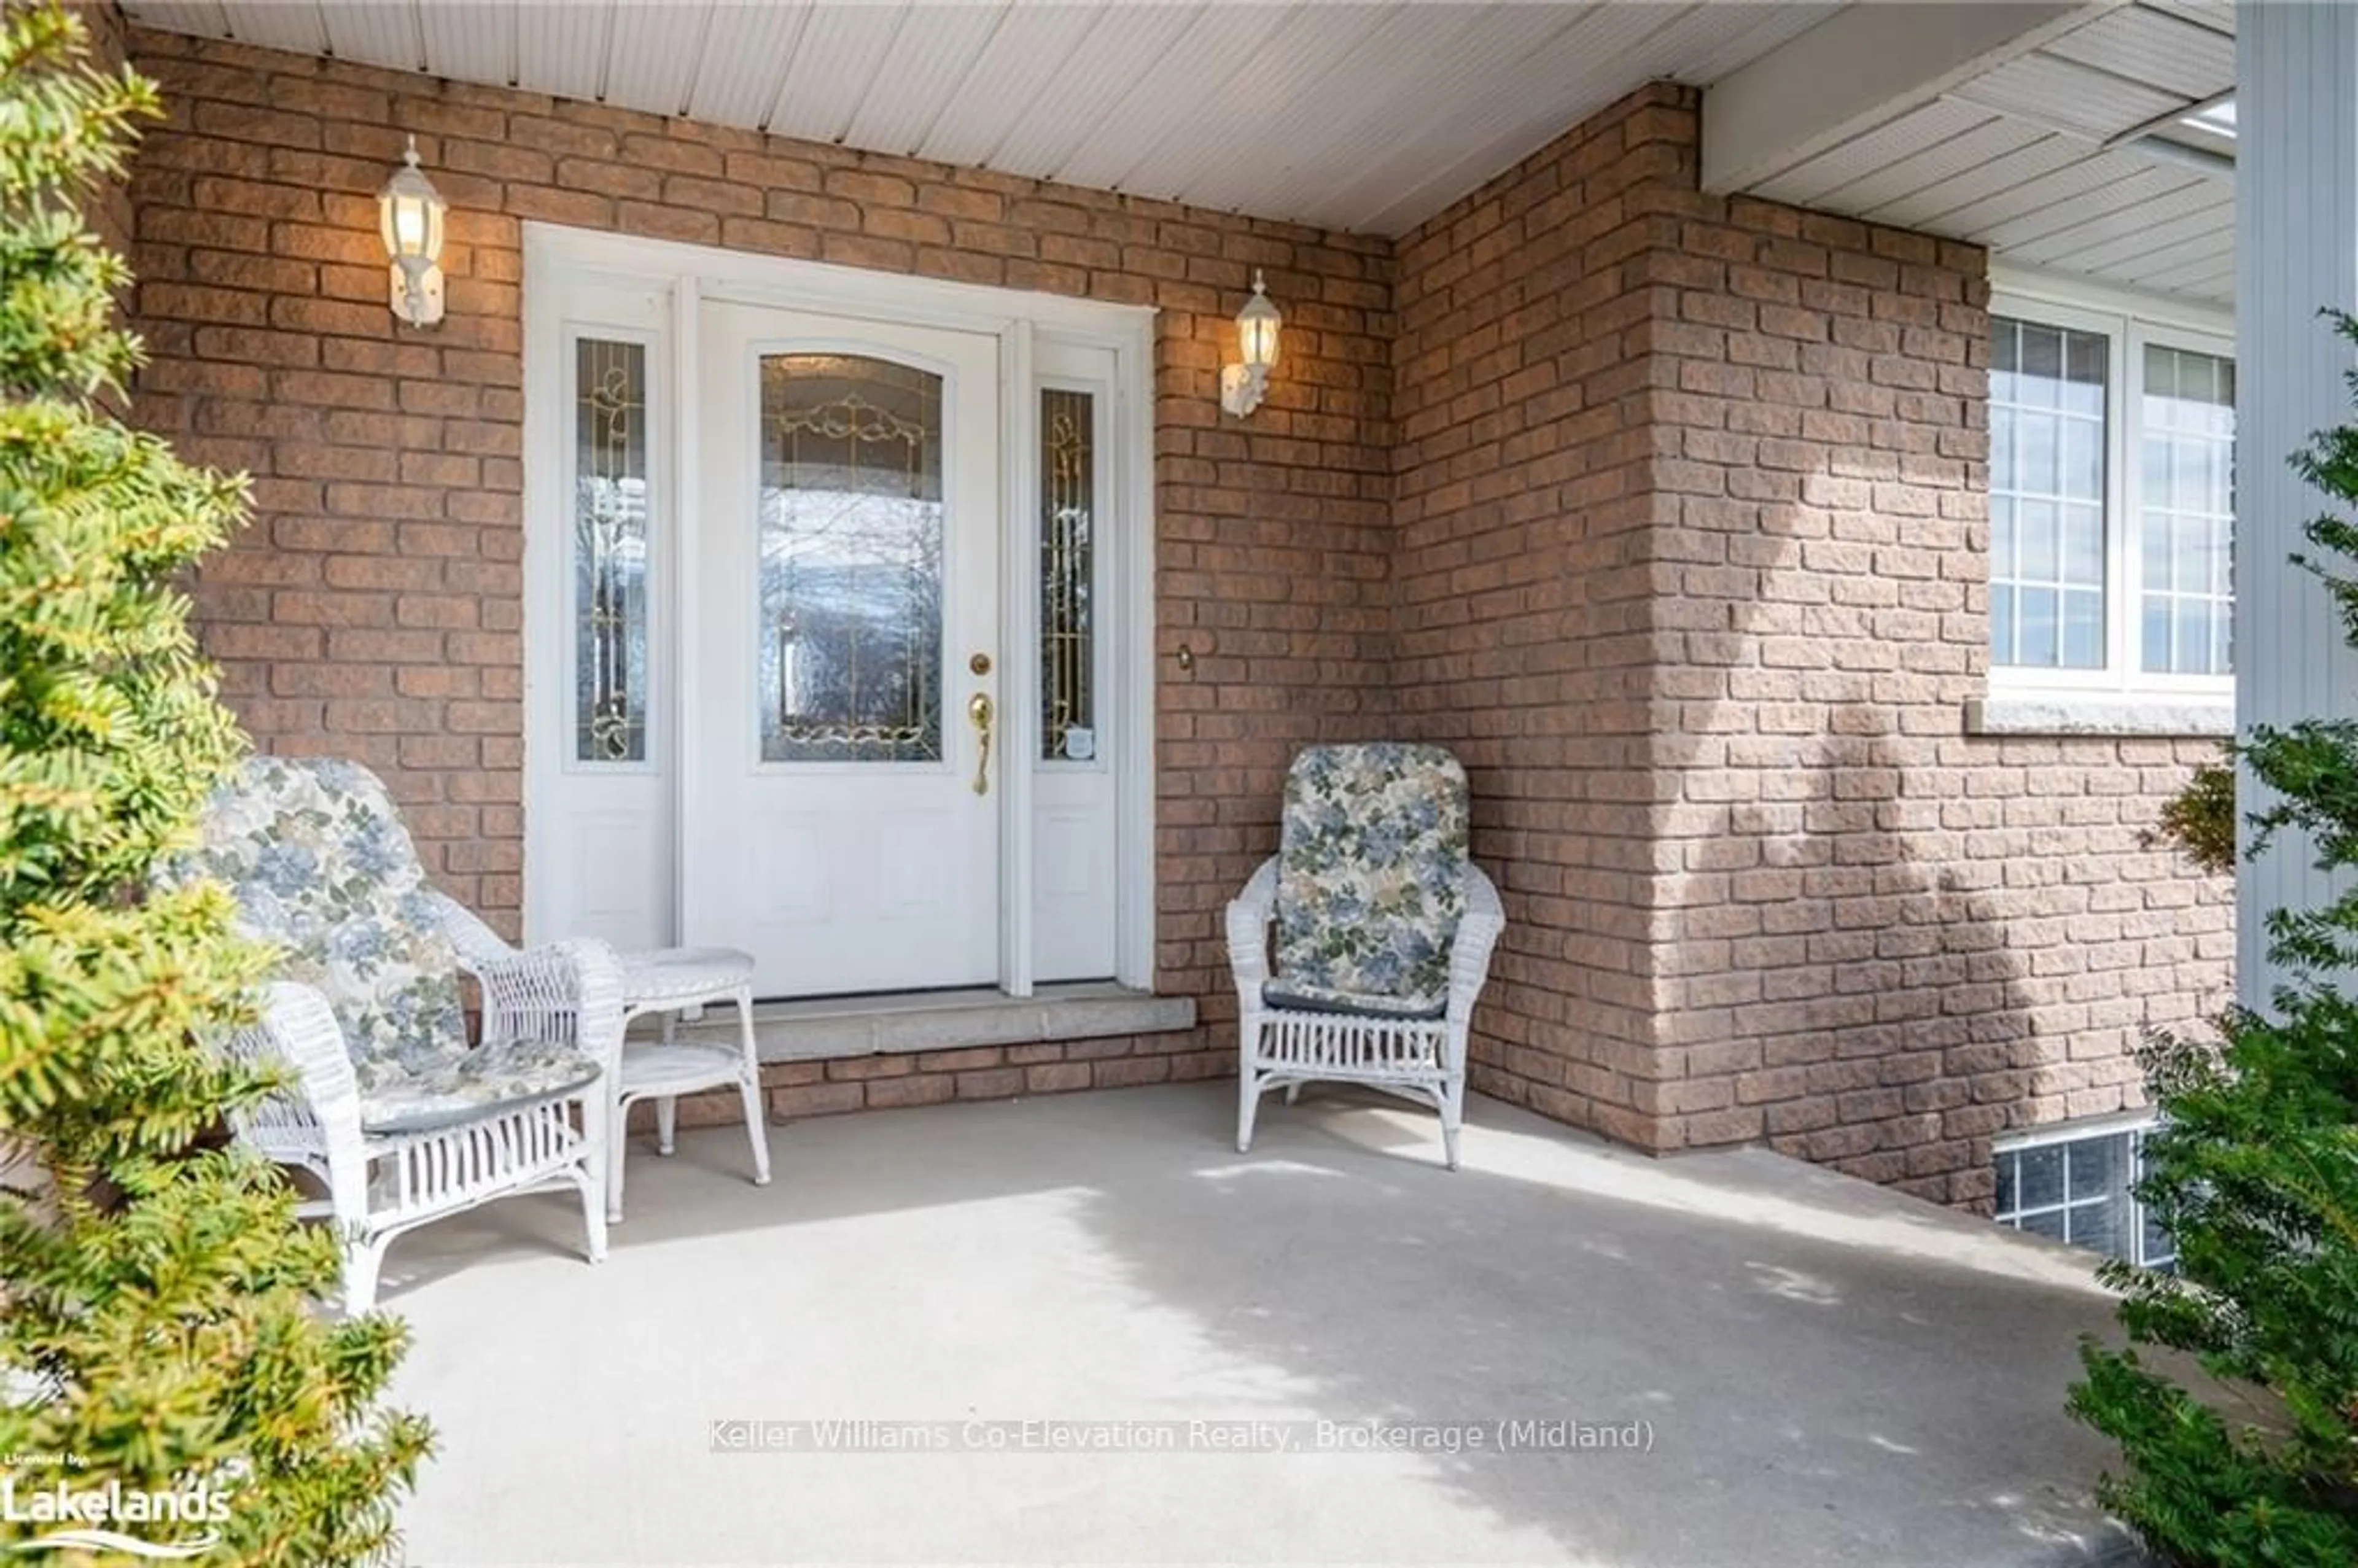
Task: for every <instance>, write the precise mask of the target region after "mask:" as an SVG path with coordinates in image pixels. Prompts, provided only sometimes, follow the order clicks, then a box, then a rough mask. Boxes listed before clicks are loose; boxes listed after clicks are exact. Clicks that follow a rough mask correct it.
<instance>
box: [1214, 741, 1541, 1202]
mask: <svg viewBox="0 0 2358 1568" xmlns="http://www.w3.org/2000/svg"><path fill="white" fill-rule="evenodd" d="M1466 816H1467V813H1466V775H1465V773H1464V771H1463V770H1462V769H1461V768H1460V767H1459V766H1458V763H1457V760H1456V759H1455V757H1452V756H1451V755H1450V754H1449V753H1448V752H1445V751H1443V750H1441V749H1440V748H1438V747H1433V746H1408V745H1401V744H1394V743H1379V744H1370V745H1360V746H1319V747H1312V748H1310V749H1309V750H1307V751H1304V752H1303V753H1302V754H1301V755H1300V756H1299V757H1297V758H1295V760H1294V763H1293V769H1292V771H1291V772H1290V773H1288V775H1287V779H1286V797H1285V816H1284V822H1283V826H1282V838H1281V845H1280V849H1279V852H1278V853H1277V854H1275V855H1273V856H1271V858H1270V859H1269V860H1266V861H1263V862H1262V864H1261V866H1260V870H1258V871H1255V872H1254V873H1253V875H1252V879H1251V881H1249V882H1247V883H1246V884H1245V890H1244V892H1242V893H1240V894H1238V897H1237V898H1236V900H1235V901H1234V902H1233V903H1230V904H1229V905H1228V963H1229V967H1230V968H1231V970H1232V971H1233V972H1234V974H1235V977H1236V985H1237V1009H1238V1020H1237V1026H1238V1047H1239V1060H1238V1068H1237V1149H1238V1152H1244V1151H1247V1150H1249V1149H1250V1148H1251V1147H1252V1136H1253V1122H1254V1119H1255V1116H1256V1114H1257V1113H1258V1110H1259V1107H1260V1097H1261V1096H1263V1095H1265V1094H1267V1093H1268V1092H1269V1091H1271V1089H1279V1088H1282V1089H1283V1090H1285V1091H1286V1098H1287V1100H1288V1101H1289V1102H1291V1101H1292V1100H1293V1098H1295V1097H1296V1096H1297V1095H1298V1094H1299V1093H1300V1091H1301V1087H1302V1086H1303V1084H1305V1083H1310V1082H1314V1081H1322V1080H1323V1081H1332V1082H1340V1083H1353V1084H1360V1085H1364V1086H1366V1087H1369V1088H1372V1089H1377V1090H1380V1091H1382V1092H1384V1093H1386V1094H1391V1095H1397V1096H1399V1097H1401V1098H1404V1099H1409V1100H1412V1101H1414V1102H1415V1103H1417V1104H1419V1105H1426V1106H1430V1107H1432V1108H1433V1109H1434V1110H1436V1111H1438V1112H1439V1113H1440V1115H1441V1139H1442V1149H1443V1153H1444V1158H1445V1160H1446V1162H1447V1163H1448V1165H1449V1168H1450V1169H1451V1170H1455V1169H1456V1168H1457V1141H1458V1130H1459V1129H1460V1128H1461V1127H1462V1126H1463V1125H1464V1121H1465V1108H1466V1037H1467V1035H1468V1033H1469V1032H1470V1030H1471V1026H1472V1022H1473V1017H1474V1002H1475V999H1476V996H1478V995H1479V994H1480V992H1481V989H1482V984H1483V981H1484V979H1486V978H1487V975H1488V973H1489V968H1490V953H1491V949H1492V948H1493V947H1494V946H1497V943H1498V936H1499V934H1500V933H1501V932H1502V931H1504V930H1505V929H1506V924H1507V921H1506V914H1505V911H1504V909H1503V908H1502V907H1501V906H1500V904H1499V902H1498V889H1497V888H1496V887H1494V886H1492V885H1491V881H1490V879H1489V878H1488V877H1487V876H1486V875H1484V874H1483V872H1482V871H1481V868H1479V867H1478V866H1476V865H1475V864H1474V862H1473V861H1472V860H1470V859H1469V858H1467V855H1466V836H1467V825H1466ZM1272 925H1275V926H1276V927H1277V928H1278V929H1277V941H1276V949H1277V955H1276V964H1275V966H1274V968H1273V967H1272V963H1271V926H1272Z"/></svg>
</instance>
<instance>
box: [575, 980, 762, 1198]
mask: <svg viewBox="0 0 2358 1568" xmlns="http://www.w3.org/2000/svg"><path fill="white" fill-rule="evenodd" d="M621 960H622V1015H623V1020H624V1022H625V1023H626V1024H627V1023H628V1022H629V1020H631V1019H633V1018H637V1017H639V1016H641V1015H642V1014H645V1013H655V1014H659V1015H661V1017H662V1019H663V1039H662V1040H661V1041H659V1042H658V1041H632V1042H629V1043H626V1044H624V1045H623V1047H622V1077H621V1079H620V1081H619V1082H617V1083H616V1084H615V1086H614V1123H613V1125H614V1141H613V1145H612V1148H611V1151H610V1152H609V1155H608V1160H607V1172H608V1177H607V1194H606V1217H607V1218H608V1219H609V1220H610V1221H614V1220H620V1219H621V1218H622V1163H623V1153H624V1151H625V1150H626V1149H627V1148H628V1146H629V1140H628V1139H627V1138H625V1137H624V1136H623V1135H622V1129H623V1128H624V1126H625V1125H626V1124H627V1122H626V1119H627V1118H628V1116H629V1114H630V1108H631V1106H632V1105H633V1102H635V1101H638V1100H643V1099H652V1100H654V1102H655V1148H656V1151H657V1152H659V1153H664V1154H669V1153H670V1152H672V1150H673V1149H674V1148H675V1147H676V1133H677V1130H678V1128H677V1121H676V1117H677V1106H678V1100H679V1097H680V1096H681V1095H684V1094H693V1093H695V1092H696V1091H698V1090H699V1089H711V1088H720V1087H725V1086H727V1085H730V1084H735V1085H737V1086H738V1088H739V1090H740V1092H741V1093H742V1094H743V1096H744V1097H745V1131H746V1134H747V1136H748V1137H749V1138H750V1139H751V1140H752V1144H753V1184H754V1185H755V1186H765V1185H767V1184H768V1183H769V1180H770V1140H769V1130H768V1126H767V1123H766V1119H765V1118H764V1117H763V1112H762V1064H761V1060H760V1058H759V1056H758V1055H757V1054H755V1049H754V1044H753V956H752V954H750V953H741V952H739V951H738V950H737V949H736V948H734V947H661V948H656V949H654V950H653V951H651V952H642V953H624V954H622V955H621ZM722 1002H733V1003H735V1004H736V1007H737V1031H738V1041H739V1048H738V1049H737V1050H734V1051H731V1050H730V1049H729V1048H728V1047H727V1046H725V1045H706V1044H694V1043H687V1044H684V1043H682V1042H681V1041H680V1040H679V1039H678V1037H677V1030H678V1023H679V1016H680V1014H681V1013H683V1012H685V1011H687V1010H688V1009H690V1008H695V1007H704V1006H707V1005H717V1004H719V1003H722Z"/></svg>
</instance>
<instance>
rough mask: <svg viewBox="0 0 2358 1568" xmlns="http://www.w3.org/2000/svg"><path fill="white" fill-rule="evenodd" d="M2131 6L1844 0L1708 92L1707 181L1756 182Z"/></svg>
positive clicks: (1722, 186)
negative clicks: (1862, 1) (1846, 0)
mask: <svg viewBox="0 0 2358 1568" xmlns="http://www.w3.org/2000/svg"><path fill="white" fill-rule="evenodd" d="M2122 4H2125V0H2093V3H2091V0H2071V3H2069V4H2053V3H2045V0H2038V3H2034V0H1984V3H1979V4H1976V3H1974V0H1963V3H1958V0H1948V3H1946V4H1941V5H1847V6H1844V8H1843V9H1842V10H1840V11H1838V12H1836V13H1834V15H1833V16H1830V17H1828V18H1827V19H1826V20H1825V21H1823V22H1821V23H1820V24H1818V26H1816V27H1812V28H1811V29H1810V30H1809V31H1808V32H1806V33H1803V34H1802V35H1801V37H1799V38H1795V39H1793V40H1792V41H1791V42H1790V43H1787V44H1784V45H1782V46H1780V47H1779V48H1778V49H1773V50H1771V51H1770V52H1769V53H1768V54H1765V55H1763V56H1761V57H1760V58H1759V59H1757V60H1754V61H1753V62H1752V63H1751V64H1750V65H1747V66H1746V67H1744V69H1742V70H1738V71H1736V72H1735V73H1734V74H1733V75H1730V76H1727V77H1725V78H1724V79H1723V80H1721V81H1719V82H1718V83H1716V84H1715V85H1714V86H1713V87H1712V88H1711V89H1710V91H1709V92H1706V93H1704V102H1703V188H1704V189H1705V190H1708V191H1714V192H1726V191H1733V190H1747V189H1751V188H1752V187H1753V186H1756V185H1758V184H1759V183H1760V182H1762V181H1763V180H1767V179H1771V178H1775V177H1776V176H1778V175H1779V174H1782V173H1784V172H1785V171H1786V170H1787V169H1790V168H1796V167H1798V166H1800V165H1801V164H1803V163H1806V162H1807V161H1808V160H1810V159H1811V158H1813V157H1817V156H1818V155H1819V154H1821V153H1823V152H1826V151H1828V150H1829V149H1831V148H1833V147H1837V146H1841V145H1842V144H1843V143H1844V142H1846V141H1848V140H1849V139H1850V138H1852V137H1853V136H1855V135H1860V134H1862V133H1864V132H1866V131H1871V130H1873V129H1874V128H1875V127H1876V126H1877V125H1880V124H1884V123H1885V122H1887V121H1889V120H1892V119H1894V118H1896V117H1898V115H1901V114H1906V113H1907V112H1908V111H1909V110H1911V109H1915V108H1919V107H1920V106H1921V105H1923V104H1926V103H1931V101H1932V100H1933V99H1935V98H1938V97H1939V96H1940V95H1941V94H1942V93H1943V92H1947V91H1949V90H1950V89H1951V88H1953V87H1956V86H1959V85H1961V84H1962V83H1963V82H1966V81H1972V80H1973V79H1974V77H1976V76H1979V75H1980V74H1982V72H1984V71H1985V70H1989V69H1991V68H1992V67H1993V66H1996V65H2000V64H2003V63H2004V62H2005V61H2006V60H2009V59H2014V58H2015V57H2016V56H2017V55H2021V54H2025V53H2028V51H2030V50H2032V49H2037V48H2038V47H2039V45H2040V44H2043V43H2045V42H2047V41H2048V40H2050V39H2051V38H2060V37H2061V36H2062V35H2063V34H2065V33H2068V32H2070V31H2071V30H2072V29H2073V28H2075V27H2081V26H2082V25H2084V24H2085V23H2087V22H2089V21H2090V20H2092V19H2093V18H2094V17H2096V16H2102V15H2103V14H2104V13H2105V12H2106V11H2109V10H2112V9H2114V8H2115V6H2116V5H2122Z"/></svg>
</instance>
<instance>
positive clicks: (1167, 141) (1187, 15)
mask: <svg viewBox="0 0 2358 1568" xmlns="http://www.w3.org/2000/svg"><path fill="white" fill-rule="evenodd" d="M123 8H124V13H125V14H126V15H128V16H130V17H131V18H132V19H133V20H135V21H137V22H141V23H144V24H146V25H147V26H150V27H161V28H165V29H168V30H170V31H174V32H182V33H194V34H198V35H200V36H203V37H207V38H235V39H238V40H241V41H243V42H245V43H250V44H255V45H259V46H263V47H265V48H270V49H291V50H294V51H297V52H298V53H303V54H315V55H333V56H335V57H337V58H339V59H352V60H361V61H365V62H367V63H370V64H373V65H384V66H392V67H395V68H396V69H399V70H419V71H425V72H427V73H429V74H432V75H435V76H443V77H449V78H452V79H454V80H458V81H472V82H481V83H490V84H495V85H496V84H510V85H514V86H517V87H521V88H525V89H526V90H529V91H532V92H547V93H553V94H556V95H558V96H561V97H568V98H579V99H589V100H592V101H600V102H604V103H614V104H619V105H622V106H624V107H628V108H632V109H640V110H645V111H647V112H649V113H652V114H685V115H687V116H689V117H691V118H694V119H698V120H706V121H711V122H715V123H719V124H730V125H741V126H750V127H753V128H756V129H761V130H767V131H770V132H773V133H774V134H776V135H785V136H797V137H804V138H807V139H810V140H815V141H822V142H837V143H841V144H844V145H847V146H855V147H860V148H865V149H867V150H870V151H874V152H885V153H902V154H910V155H914V156H916V157H926V158H936V159H940V160H942V161H944V162H947V163H956V164H965V165H969V166H980V167H983V168H994V169H999V170H1001V171H1004V172H1006V173H1010V174H1017V175H1025V176H1031V177H1033V178H1042V179H1055V180H1063V181H1067V182H1070V183H1073V184H1076V185H1085V186H1094V187H1097V188H1098V189H1114V190H1122V191H1128V192H1131V193H1134V194H1137V195H1141V196H1151V197H1160V198H1169V199H1172V200H1180V201H1186V202H1191V203H1194V204H1196V205H1199V206H1203V207H1208V208H1213V209H1217V210H1219V211H1237V212H1245V213H1250V214H1253V215H1256V216H1261V217H1271V218H1288V219H1293V220H1296V221H1299V222H1307V223H1314V224H1318V225H1321V226H1325V227H1329V228H1336V229H1348V230H1356V231H1358V232H1367V233H1381V234H1397V233H1401V232H1405V231H1407V230H1409V229H1411V228H1413V227H1414V226H1415V225H1416V224H1417V223H1418V222H1422V220H1423V219H1425V218H1427V217H1429V216H1431V215H1432V214H1433V213H1434V212H1436V211H1440V210H1441V209H1442V208H1444V207H1445V206H1447V205H1448V204H1449V203H1450V202H1451V201H1452V200H1455V199H1456V198H1457V197H1459V196H1462V195H1464V194H1465V193H1466V191H1467V190H1470V189H1473V188H1474V187H1475V186H1476V185H1479V184H1480V183H1481V182H1482V181H1483V180H1484V179H1486V178H1488V177H1489V176H1491V175H1493V174H1496V173H1498V171H1500V170H1501V169H1504V168H1509V167H1510V166H1511V165H1512V164H1514V163H1515V162H1516V161H1517V160H1518V159H1520V158H1521V157H1523V156H1524V155H1526V154H1528V153H1530V152H1532V151H1534V150H1536V149H1537V148H1539V147H1541V146H1544V145H1546V143H1547V142H1549V141H1550V140H1552V138H1553V137H1554V136H1555V135H1558V134H1559V133H1560V132H1562V131H1563V130H1565V129H1567V128H1568V127H1570V126H1571V125H1573V124H1575V123H1576V122H1578V121H1579V120H1580V119H1581V118H1583V117H1584V116H1585V115H1587V114H1590V113H1592V112H1594V111H1595V110H1597V109H1599V108H1602V107H1604V106H1605V105H1606V104H1607V103H1611V102H1612V101H1613V100H1614V99H1616V98H1617V97H1619V96H1620V95H1621V94H1623V93H1624V92H1628V91H1629V90H1631V89H1632V88H1634V87H1636V86H1638V85H1639V84H1640V83H1642V82H1644V81H1648V80H1650V79H1655V78H1661V77H1671V78H1675V79H1677V80H1679V81H1686V82H1690V83H1693V84H1695V85H1698V86H1708V85H1709V84H1710V83H1711V82H1713V81H1716V80H1718V79H1719V78H1720V77H1722V76H1724V75H1725V74H1726V73H1728V72H1729V71H1732V70H1736V69H1738V68H1739V67H1741V66H1743V65H1745V64H1747V63H1748V62H1750V61H1751V60H1753V59H1758V58H1759V57H1760V56H1761V55H1763V54H1766V53H1768V51H1769V50H1772V49H1776V48H1777V47H1778V46H1779V45H1780V44H1782V43H1785V42H1786V41H1788V40H1789V39H1791V38H1795V37H1797V36H1798V35H1800V34H1801V33H1803V32H1805V31H1807V30H1808V29H1809V28H1810V27H1812V26H1814V25H1815V24H1817V23H1818V22H1820V21H1822V20H1823V19H1824V18H1825V17H1826V16H1829V15H1830V14H1832V13H1833V12H1835V11H1838V10H1840V9H1841V8H1842V7H1841V6H1840V5H1836V4H1832V3H1783V4H1737V3H1731V0H1712V3H1708V4H1678V3H1669V0H1558V3H1554V4H1437V3H1434V0H1420V3H1414V4H1402V3H1394V4H1336V3H1331V0H1330V3H1325V4H1269V3H1238V0H1223V3H1210V4H1205V3H1195V4H1163V3H1157V0H1100V3H1097V4H1054V3H1037V0H1022V3H1016V4H1009V3H1006V0H970V3H967V4H930V5H912V4H905V3H896V0H880V3H864V4H863V3H850V4H845V3H838V4H814V3H810V0H767V3H761V4H751V3H741V0H719V3H715V0H672V3H670V4H646V3H624V4H616V3H612V0H188V3H182V0H124V5H123Z"/></svg>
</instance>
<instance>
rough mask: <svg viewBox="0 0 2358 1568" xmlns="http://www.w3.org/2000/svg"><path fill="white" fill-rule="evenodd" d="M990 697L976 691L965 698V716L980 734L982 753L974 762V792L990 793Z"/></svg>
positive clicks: (978, 793)
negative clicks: (971, 721)
mask: <svg viewBox="0 0 2358 1568" xmlns="http://www.w3.org/2000/svg"><path fill="white" fill-rule="evenodd" d="M990 713H991V708H990V697H989V696H987V695H986V694H984V693H982V692H976V693H975V694H974V695H973V696H972V697H968V698H967V699H966V716H967V717H968V719H972V720H974V727H975V730H977V732H979V734H980V735H981V736H982V754H981V755H980V756H979V757H977V758H976V759H975V762H974V793H975V794H977V795H989V794H990Z"/></svg>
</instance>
